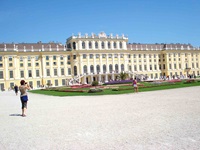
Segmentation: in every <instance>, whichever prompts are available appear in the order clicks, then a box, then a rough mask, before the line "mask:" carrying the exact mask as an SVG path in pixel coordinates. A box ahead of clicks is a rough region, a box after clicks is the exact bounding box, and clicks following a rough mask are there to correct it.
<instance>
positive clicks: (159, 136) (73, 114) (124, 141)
mask: <svg viewBox="0 0 200 150" xmlns="http://www.w3.org/2000/svg"><path fill="white" fill-rule="evenodd" d="M29 98H30V100H29V102H28V112H27V117H21V116H20V114H21V103H20V101H19V96H16V95H15V94H14V92H13V91H10V92H0V150H56V149H58V150H62V149H65V150H135V149H136V150H137V149H138V150H143V149H144V150H179V149H180V150H199V149H200V86H198V87H189V88H179V89H171V90H162V91H153V92H141V93H138V94H124V95H112V96H88V97H85V96H77V97H53V96H44V95H36V94H32V93H29Z"/></svg>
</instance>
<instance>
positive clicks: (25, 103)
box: [21, 100, 27, 109]
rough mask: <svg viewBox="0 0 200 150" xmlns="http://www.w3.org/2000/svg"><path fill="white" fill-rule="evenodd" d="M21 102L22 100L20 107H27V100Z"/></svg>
mask: <svg viewBox="0 0 200 150" xmlns="http://www.w3.org/2000/svg"><path fill="white" fill-rule="evenodd" d="M21 102H22V109H24V108H27V102H24V101H22V100H21Z"/></svg>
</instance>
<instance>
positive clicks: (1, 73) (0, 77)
mask: <svg viewBox="0 0 200 150" xmlns="http://www.w3.org/2000/svg"><path fill="white" fill-rule="evenodd" d="M0 79H3V71H0Z"/></svg>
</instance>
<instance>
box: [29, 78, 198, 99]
mask: <svg viewBox="0 0 200 150" xmlns="http://www.w3.org/2000/svg"><path fill="white" fill-rule="evenodd" d="M139 84H140V85H141V86H139V92H146V91H155V90H165V89H173V88H183V87H190V86H200V81H196V82H194V83H185V81H182V82H176V83H162V84H161V85H159V84H152V83H147V82H140V83H139ZM113 86H114V87H115V88H114V87H113ZM113 86H104V87H107V89H103V92H98V93H88V91H89V89H90V88H78V89H71V88H67V87H57V88H49V89H46V90H32V91H30V92H31V93H37V94H45V95H52V96H93V95H114V94H127V93H133V87H132V85H131V84H129V85H113ZM113 88H114V89H116V88H117V90H115V91H114V90H113ZM65 90H68V91H70V90H74V91H73V92H63V91H65ZM79 91H84V92H79Z"/></svg>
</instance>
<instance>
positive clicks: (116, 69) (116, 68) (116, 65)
mask: <svg viewBox="0 0 200 150" xmlns="http://www.w3.org/2000/svg"><path fill="white" fill-rule="evenodd" d="M118 70H119V67H118V64H115V71H116V72H117V73H118Z"/></svg>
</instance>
